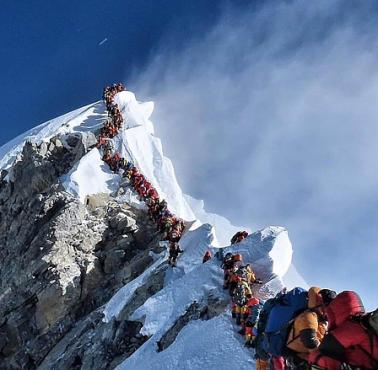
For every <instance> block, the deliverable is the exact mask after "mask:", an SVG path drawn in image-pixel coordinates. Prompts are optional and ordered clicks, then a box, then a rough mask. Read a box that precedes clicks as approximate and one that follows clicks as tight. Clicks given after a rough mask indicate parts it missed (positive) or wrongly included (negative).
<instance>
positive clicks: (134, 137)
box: [62, 91, 195, 221]
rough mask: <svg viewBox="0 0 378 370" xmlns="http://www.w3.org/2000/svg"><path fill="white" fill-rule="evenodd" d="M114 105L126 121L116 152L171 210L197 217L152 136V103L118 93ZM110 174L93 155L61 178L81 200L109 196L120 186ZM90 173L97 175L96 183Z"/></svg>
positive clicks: (128, 94)
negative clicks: (135, 170) (152, 187)
mask: <svg viewBox="0 0 378 370" xmlns="http://www.w3.org/2000/svg"><path fill="white" fill-rule="evenodd" d="M115 102H116V103H117V104H118V107H119V108H120V110H121V112H122V116H123V119H124V125H123V127H122V129H121V132H120V133H119V134H118V135H117V137H115V138H114V139H113V140H112V141H113V146H114V148H115V150H116V151H118V152H119V153H120V154H121V155H122V157H124V158H126V159H127V160H129V161H131V162H132V163H133V164H134V165H135V166H136V167H138V168H139V169H140V171H141V172H142V173H143V174H144V175H145V176H146V178H147V179H148V180H149V181H150V182H151V183H152V184H153V185H154V187H155V188H156V190H157V191H158V193H159V195H160V196H161V197H162V198H164V199H166V200H167V202H168V204H169V207H170V209H171V211H173V212H174V213H175V214H176V215H178V216H179V217H181V218H183V219H185V220H188V221H189V220H194V219H195V216H194V214H193V212H192V210H191V209H190V206H189V205H188V203H187V202H186V200H185V198H184V196H183V194H182V191H181V188H180V186H179V185H178V182H177V179H176V175H175V172H174V169H173V165H172V162H171V161H170V160H169V159H168V158H167V157H165V156H164V154H163V149H162V145H161V141H160V140H159V139H158V138H156V137H155V136H153V132H154V130H153V125H152V122H151V121H150V119H149V118H150V116H151V113H152V111H153V107H154V105H153V103H151V102H149V103H139V102H138V101H137V100H136V98H135V95H134V94H133V93H132V92H130V91H123V92H121V93H119V94H117V95H116V96H115ZM102 108H103V109H105V108H104V107H102ZM103 116H104V112H103V111H102V112H101V117H103ZM109 171H110V170H109V169H108V166H107V165H106V164H104V163H101V164H100V163H99V157H98V156H97V155H93V153H92V152H90V153H88V154H87V155H86V156H84V157H83V158H82V159H81V161H80V163H79V164H78V165H77V167H76V168H75V169H74V170H73V171H71V173H70V174H69V176H68V177H66V178H64V179H62V180H63V185H64V186H65V188H66V190H67V191H68V192H70V193H71V194H73V195H75V196H78V197H79V198H80V200H81V201H84V199H85V197H86V196H87V195H91V194H96V193H97V192H104V193H108V194H110V193H112V192H114V190H115V188H116V187H117V184H118V178H117V177H116V176H114V175H113V176H112V175H111V174H110V172H109ZM90 173H93V174H96V177H95V180H94V179H93V176H94V175H92V176H90V175H89V174H90ZM94 182H96V184H94Z"/></svg>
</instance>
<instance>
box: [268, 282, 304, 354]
mask: <svg viewBox="0 0 378 370" xmlns="http://www.w3.org/2000/svg"><path fill="white" fill-rule="evenodd" d="M307 308H308V292H307V290H305V289H303V288H294V289H292V290H290V291H289V292H287V293H285V294H282V295H281V296H280V297H279V298H276V299H275V300H274V306H273V307H272V308H271V310H270V313H269V317H268V320H267V323H266V326H265V330H264V341H263V348H264V350H265V351H266V352H268V353H270V354H271V355H273V356H282V355H284V354H285V348H286V339H287V335H288V329H289V328H290V325H291V324H292V322H293V319H294V318H295V317H296V316H298V314H299V313H301V312H303V311H304V310H306V309H307Z"/></svg>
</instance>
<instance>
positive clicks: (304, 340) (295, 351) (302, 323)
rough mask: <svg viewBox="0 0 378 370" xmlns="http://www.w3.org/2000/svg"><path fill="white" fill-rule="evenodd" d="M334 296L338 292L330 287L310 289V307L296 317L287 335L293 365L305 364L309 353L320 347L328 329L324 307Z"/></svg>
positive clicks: (290, 359) (287, 344)
mask: <svg viewBox="0 0 378 370" xmlns="http://www.w3.org/2000/svg"><path fill="white" fill-rule="evenodd" d="M323 297H324V299H323ZM334 297H336V292H334V291H332V290H329V289H320V288H317V287H311V288H310V289H309V291H308V309H307V310H306V311H304V312H302V313H301V314H299V315H298V316H297V317H296V318H295V319H294V322H293V324H292V325H291V328H290V330H289V334H288V337H287V342H286V347H287V348H289V349H290V350H291V351H292V355H291V356H290V358H289V361H290V363H291V364H292V366H296V367H298V366H300V365H302V366H305V365H306V363H307V360H308V354H309V353H310V352H311V351H313V350H314V349H316V348H317V347H319V345H320V343H321V341H322V339H323V337H324V335H325V333H326V330H327V321H326V318H325V315H324V307H325V305H326V304H329V303H330V302H331V300H332V299H333V298H334Z"/></svg>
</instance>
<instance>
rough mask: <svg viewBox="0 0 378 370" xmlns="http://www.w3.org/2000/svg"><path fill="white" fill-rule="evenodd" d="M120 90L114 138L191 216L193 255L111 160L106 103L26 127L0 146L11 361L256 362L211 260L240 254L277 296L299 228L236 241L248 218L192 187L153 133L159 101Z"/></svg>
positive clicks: (1, 288)
mask: <svg viewBox="0 0 378 370" xmlns="http://www.w3.org/2000/svg"><path fill="white" fill-rule="evenodd" d="M114 99H115V102H116V104H117V105H118V107H119V109H120V110H121V113H122V117H123V125H122V128H121V129H120V132H119V133H118V135H116V136H115V137H114V138H112V142H111V145H112V147H113V148H114V150H115V151H116V152H118V153H120V155H121V156H122V158H125V159H127V161H129V162H131V163H132V164H133V165H134V166H135V167H137V168H138V169H139V171H140V173H142V174H143V175H144V176H145V177H146V178H147V179H148V181H149V182H151V184H152V185H153V187H154V188H155V189H156V190H157V192H158V193H159V196H160V197H161V198H163V199H165V200H166V201H167V204H168V207H169V209H170V211H172V212H173V213H174V214H175V215H177V216H178V217H180V218H181V219H183V220H184V221H185V225H186V229H185V233H184V235H183V236H182V237H181V239H180V241H179V245H180V247H181V249H182V250H183V253H182V255H180V256H179V258H178V263H177V267H171V266H169V265H168V263H167V257H168V251H167V242H165V241H163V240H162V239H163V238H162V235H161V233H160V232H159V231H158V230H157V229H156V226H155V225H154V223H153V222H152V221H151V219H150V218H149V216H148V212H147V211H148V210H147V207H146V205H145V203H144V202H143V201H141V198H140V197H139V196H138V194H137V193H136V192H135V191H134V190H133V188H132V187H130V186H129V183H128V181H127V179H126V178H125V177H124V176H122V173H114V171H112V170H111V169H110V168H109V166H108V165H107V164H106V163H105V162H104V161H103V160H102V158H103V153H102V152H101V149H99V148H98V145H96V144H97V139H98V134H99V130H100V129H101V127H102V126H103V122H104V120H105V119H106V118H107V109H106V106H105V104H104V103H103V102H102V101H100V102H97V103H94V104H91V105H88V106H86V107H83V108H80V109H77V110H75V111H73V112H71V113H68V114H66V115H64V116H61V117H59V118H56V119H53V120H51V121H48V122H46V123H44V124H42V125H40V126H38V127H36V128H34V129H32V130H30V131H28V132H26V133H25V134H23V135H21V136H19V137H17V138H15V139H14V140H12V141H11V142H9V143H8V144H6V145H4V146H3V147H1V148H0V168H1V169H2V170H1V183H0V217H1V220H2V222H1V229H2V230H1V231H2V232H1V233H0V235H1V236H0V238H1V241H0V245H1V249H0V257H1V258H0V368H1V369H46V370H47V369H115V368H117V369H125V370H127V369H130V370H131V369H132V370H136V369H143V370H147V369H190V370H195V369H217V370H220V369H227V370H229V369H230V368H234V369H251V368H253V367H254V360H253V353H252V350H250V349H247V348H245V347H244V346H243V340H242V337H241V336H240V335H239V334H238V333H237V327H235V325H234V324H233V322H232V320H231V314H230V298H229V296H228V294H227V293H226V291H225V290H223V288H222V284H223V270H222V269H221V267H220V265H221V262H220V260H219V259H217V258H215V257H213V258H212V259H211V260H210V261H208V262H207V263H202V257H203V255H204V254H205V252H206V251H207V250H210V251H211V252H212V254H213V255H214V254H215V253H216V252H220V251H224V253H225V252H232V253H240V254H241V255H242V257H243V261H244V263H249V264H250V265H251V266H252V268H253V270H254V272H255V274H256V276H257V277H258V278H259V279H261V280H262V282H263V284H260V285H257V284H256V285H255V286H254V294H255V296H257V297H258V298H261V299H266V298H269V297H272V296H274V295H275V294H276V293H277V292H278V291H280V290H281V289H282V288H283V287H284V283H283V281H282V278H283V277H284V276H285V274H286V273H287V271H288V270H289V268H290V266H291V258H292V246H291V243H290V240H289V237H288V233H287V231H286V230H285V229H284V228H282V227H277V226H269V227H267V228H265V229H263V230H259V231H256V232H254V233H252V234H250V235H249V236H248V237H247V238H246V239H244V240H243V241H241V242H240V243H237V244H235V245H232V246H230V245H229V240H230V239H231V237H232V236H233V235H234V233H235V232H236V231H238V230H240V229H239V228H237V227H235V226H232V225H231V223H230V222H229V221H228V220H226V219H225V218H223V217H221V216H218V215H214V214H209V213H207V212H206V211H205V209H204V205H203V202H201V201H197V200H195V199H193V198H191V197H190V196H187V195H184V194H183V192H182V190H181V188H180V186H179V184H178V181H177V179H176V176H175V173H174V168H173V165H172V162H171V161H170V160H169V159H168V158H167V157H165V156H164V154H163V149H162V144H161V141H160V140H159V139H158V138H157V137H156V136H154V125H153V123H152V122H151V120H150V117H151V114H152V112H153V108H154V105H153V103H151V102H147V103H141V102H138V101H137V100H136V98H135V95H134V94H133V93H132V92H129V91H122V92H120V93H118V94H117V95H116V96H115V98H114ZM285 283H286V284H289V283H290V282H288V281H285ZM289 285H290V284H289ZM230 357H231V358H230ZM230 363H231V364H232V366H231V367H230Z"/></svg>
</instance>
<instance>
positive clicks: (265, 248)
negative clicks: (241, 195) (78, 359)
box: [0, 91, 302, 370]
mask: <svg viewBox="0 0 378 370" xmlns="http://www.w3.org/2000/svg"><path fill="white" fill-rule="evenodd" d="M115 101H116V103H117V104H118V105H119V107H120V109H121V112H122V114H123V118H124V125H123V128H122V130H121V132H120V134H119V135H118V136H117V137H116V138H115V139H113V143H114V147H115V149H116V150H117V151H119V152H120V153H121V155H122V156H123V157H125V158H126V159H128V160H130V161H132V162H133V163H134V164H135V165H136V166H137V167H138V168H139V169H140V171H141V173H143V174H144V175H145V176H146V178H147V179H148V180H149V181H151V183H152V184H153V185H154V186H155V188H156V189H157V191H158V193H159V194H160V196H161V197H162V198H165V199H166V200H167V202H168V206H169V208H170V209H171V210H172V211H173V212H174V213H175V214H176V215H178V216H179V217H181V218H183V219H184V220H186V221H195V222H193V223H192V226H191V227H190V229H189V230H188V231H187V232H186V233H185V235H184V236H183V237H182V239H181V240H180V246H181V248H182V249H183V250H184V253H183V254H182V255H181V256H180V257H179V260H178V266H177V267H176V268H168V269H167V272H166V274H165V285H164V288H163V289H162V290H161V291H160V292H158V293H157V294H155V295H153V296H151V297H150V298H149V299H148V300H147V301H146V302H145V303H144V304H143V305H142V306H141V307H139V308H138V309H137V310H136V311H135V312H133V313H131V315H130V317H129V319H130V320H140V321H141V322H142V323H143V328H142V334H144V335H148V336H149V337H150V338H149V339H148V340H147V342H146V343H145V344H144V345H142V346H141V347H140V348H139V349H138V350H137V351H136V352H135V353H134V354H133V355H132V356H131V357H129V358H128V359H127V360H125V361H124V362H123V363H122V364H121V365H120V366H119V367H118V369H125V370H127V369H130V370H137V369H143V370H147V369H151V370H152V369H154V370H155V369H188V370H189V369H190V370H196V369H217V370H221V369H227V370H229V369H231V368H232V369H251V368H253V366H254V365H253V364H254V360H253V355H252V351H251V350H249V349H246V348H244V347H243V340H242V337H241V336H240V335H239V334H237V328H236V327H235V326H234V325H233V323H232V321H231V316H230V313H229V311H227V310H226V311H225V312H223V313H220V314H219V315H218V316H215V317H213V318H211V319H209V320H201V319H199V320H193V321H190V322H189V323H188V324H187V325H186V326H185V327H184V328H183V329H182V330H181V331H180V332H179V333H178V335H177V337H176V339H175V341H174V342H173V343H172V344H171V345H170V346H169V347H168V348H166V349H165V350H163V351H161V352H158V351H157V342H158V341H159V340H160V339H161V338H162V336H163V335H164V334H165V333H166V332H167V330H169V329H170V328H171V327H172V326H173V325H174V324H175V322H176V320H177V319H179V318H180V317H181V316H182V315H184V314H185V312H186V310H187V309H188V308H189V307H190V306H191V305H192V304H193V303H194V302H196V303H197V304H199V305H202V306H203V305H206V303H207V302H208V300H209V297H210V298H211V300H213V299H220V300H229V298H228V296H227V293H226V292H225V291H223V289H222V283H223V272H222V270H221V268H220V261H219V260H217V259H216V258H213V259H211V260H210V261H209V262H207V263H205V264H202V256H203V254H204V253H205V251H206V250H209V249H210V250H212V252H213V253H214V252H217V251H220V250H221V249H223V247H221V246H220V245H219V242H220V243H221V244H222V245H223V246H224V247H225V249H224V253H226V252H227V251H232V252H240V253H241V254H242V256H243V260H244V262H245V263H250V264H251V265H252V268H253V269H254V270H255V272H256V275H257V277H258V278H260V279H262V280H263V282H264V283H265V284H264V285H262V286H260V285H256V286H255V288H254V291H255V294H256V295H257V296H258V297H260V298H263V299H265V298H267V297H269V296H272V295H274V294H275V293H276V292H278V291H279V290H280V289H282V287H283V283H282V277H283V276H284V275H285V274H286V273H287V271H288V270H289V268H290V266H291V259H292V253H293V251H292V246H291V243H290V240H289V237H288V233H287V231H286V230H285V229H284V228H282V227H273V226H271V227H268V228H266V229H263V230H261V231H258V232H255V233H253V234H251V235H250V236H249V237H248V238H246V239H245V240H243V241H242V242H241V243H239V244H237V245H234V246H228V244H229V242H228V241H229V240H230V238H231V237H232V235H233V234H234V233H235V232H236V231H238V230H240V229H245V230H248V228H237V227H235V226H233V225H232V224H231V223H230V222H229V221H228V220H227V219H225V218H224V217H221V216H218V215H214V214H209V213H207V212H206V211H205V209H204V204H203V202H202V201H198V200H195V199H193V198H191V197H189V196H185V195H184V194H183V193H182V190H181V188H180V186H179V184H178V182H177V179H176V176H175V172H174V169H173V165H172V162H171V161H170V160H169V159H168V158H167V157H165V156H164V154H163V150H162V144H161V141H160V139H158V138H157V137H155V136H154V129H153V124H152V122H151V121H150V116H151V114H152V112H153V108H154V105H153V103H151V102H149V103H140V102H138V101H137V100H136V98H135V95H134V94H133V93H131V92H129V91H125V92H121V93H119V94H117V95H116V97H115ZM105 117H106V109H105V106H104V104H103V103H102V102H97V103H94V104H91V105H88V106H86V107H84V108H81V109H78V110H75V111H73V112H71V113H69V114H66V115H64V116H61V117H59V118H57V119H54V120H51V121H49V122H46V123H44V124H42V125H40V126H38V127H36V128H35V129H33V130H30V131H28V132H27V133H25V134H24V135H21V136H19V137H18V138H16V139H14V140H12V141H11V142H10V143H8V144H6V145H4V146H3V147H1V148H0V168H9V167H10V166H11V165H12V163H13V162H14V161H15V160H17V155H18V154H19V153H20V152H21V150H22V147H23V145H24V143H25V141H26V140H33V141H35V142H37V143H39V142H41V141H43V140H49V139H50V138H51V137H53V136H55V135H58V134H65V133H68V132H85V131H95V130H97V129H98V128H100V127H101V126H102V124H103V120H104V118H105ZM61 181H62V184H63V185H64V187H65V189H66V191H67V192H69V193H71V194H72V195H74V196H76V197H77V198H78V199H80V201H82V202H84V200H85V198H86V196H87V195H91V194H97V193H108V194H112V193H114V192H115V191H116V190H117V189H118V187H119V181H120V176H119V175H115V174H113V173H112V172H111V171H110V169H109V167H108V166H107V165H106V164H105V163H104V162H103V161H102V160H101V153H100V152H99V151H98V150H97V149H93V150H92V151H90V152H89V153H88V154H87V155H85V156H84V157H83V158H82V159H81V160H80V161H79V163H77V165H76V166H75V167H74V168H73V169H72V170H71V171H70V172H69V173H68V174H66V175H64V176H63V177H62V179H61ZM126 199H131V198H130V197H129V198H127V197H126ZM218 241H219V242H218ZM154 257H155V262H154V263H153V264H152V265H151V266H150V267H149V268H148V269H147V270H146V271H144V273H143V274H142V275H140V276H139V277H137V278H136V279H135V280H133V281H132V282H130V283H128V284H127V285H125V286H124V287H123V288H122V289H120V290H119V291H118V292H117V293H116V294H115V295H114V296H113V297H112V298H111V300H110V301H109V302H108V303H107V304H106V305H105V307H104V321H106V322H109V321H110V320H111V319H112V318H114V317H115V318H116V317H117V316H118V315H119V313H120V312H121V310H122V309H123V308H124V307H125V305H127V304H128V303H129V301H130V299H131V298H132V295H133V293H134V292H135V291H136V289H138V288H139V287H140V286H142V285H143V284H144V283H145V282H146V281H147V279H148V278H149V277H150V276H151V275H152V274H153V273H154V271H156V268H158V267H161V266H162V265H163V264H166V258H167V253H162V254H161V255H159V256H154ZM291 271H292V273H291V275H290V276H291V279H290V281H285V283H286V284H287V285H288V286H289V287H291V286H293V285H296V281H297V280H296V279H297V277H298V276H297V275H296V274H295V269H294V270H293V269H291ZM301 282H302V281H301ZM230 356H231V357H232V359H231V360H230ZM230 361H231V362H230ZM230 364H231V365H230Z"/></svg>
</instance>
